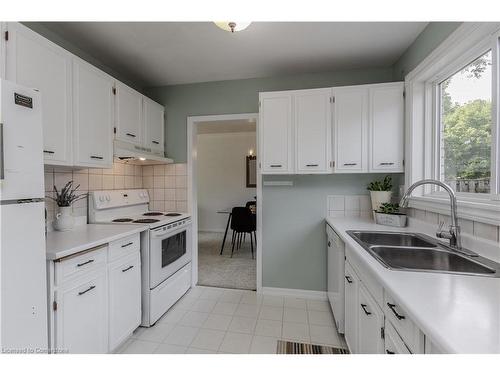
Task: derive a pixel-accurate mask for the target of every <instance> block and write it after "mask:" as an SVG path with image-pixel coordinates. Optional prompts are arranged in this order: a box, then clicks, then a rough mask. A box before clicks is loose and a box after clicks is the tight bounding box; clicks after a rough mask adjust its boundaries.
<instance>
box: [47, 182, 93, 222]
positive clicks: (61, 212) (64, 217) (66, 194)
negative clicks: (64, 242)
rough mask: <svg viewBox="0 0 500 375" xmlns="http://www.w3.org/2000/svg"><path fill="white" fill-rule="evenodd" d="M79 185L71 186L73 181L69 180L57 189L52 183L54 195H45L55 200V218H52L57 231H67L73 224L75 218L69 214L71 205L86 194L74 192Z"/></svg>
mask: <svg viewBox="0 0 500 375" xmlns="http://www.w3.org/2000/svg"><path fill="white" fill-rule="evenodd" d="M79 187H80V185H77V186H76V187H73V181H69V182H68V183H67V184H66V185H64V187H63V188H62V189H61V191H58V190H57V188H56V187H55V185H54V191H55V194H56V197H55V198H54V197H50V196H49V197H47V198H49V199H52V200H53V201H54V202H56V204H57V207H58V212H57V213H56V219H55V220H54V229H56V230H58V231H67V230H71V229H73V227H74V226H75V219H74V218H73V215H72V214H71V205H72V204H73V203H74V202H76V201H78V200H80V199H84V198H86V197H87V194H76V191H77V190H78V188H79Z"/></svg>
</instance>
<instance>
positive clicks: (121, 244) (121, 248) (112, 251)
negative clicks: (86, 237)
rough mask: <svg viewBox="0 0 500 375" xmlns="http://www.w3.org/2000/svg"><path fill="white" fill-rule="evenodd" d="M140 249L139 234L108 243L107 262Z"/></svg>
mask: <svg viewBox="0 0 500 375" xmlns="http://www.w3.org/2000/svg"><path fill="white" fill-rule="evenodd" d="M140 248H141V237H140V234H139V233H137V234H133V235H131V236H127V237H124V238H121V239H119V240H116V241H113V242H110V243H109V261H110V262H111V261H113V260H115V259H118V258H121V257H123V256H126V255H129V254H132V253H134V252H136V251H139V250H140Z"/></svg>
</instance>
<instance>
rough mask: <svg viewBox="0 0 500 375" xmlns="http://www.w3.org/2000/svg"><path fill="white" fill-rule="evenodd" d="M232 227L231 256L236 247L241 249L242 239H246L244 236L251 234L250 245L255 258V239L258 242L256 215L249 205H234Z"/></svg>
mask: <svg viewBox="0 0 500 375" xmlns="http://www.w3.org/2000/svg"><path fill="white" fill-rule="evenodd" d="M231 214H232V215H231V216H232V217H231V229H232V231H233V236H232V247H231V258H232V257H233V253H234V247H235V246H236V249H239V248H240V247H241V243H242V241H244V236H246V234H247V233H248V234H250V246H251V249H252V259H254V254H253V240H254V238H255V244H257V237H256V234H255V231H256V225H255V215H254V214H252V212H251V211H250V209H249V208H248V207H233V210H232V212H231Z"/></svg>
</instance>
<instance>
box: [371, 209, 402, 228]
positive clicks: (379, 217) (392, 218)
mask: <svg viewBox="0 0 500 375" xmlns="http://www.w3.org/2000/svg"><path fill="white" fill-rule="evenodd" d="M375 222H376V223H377V224H381V225H388V226H390V227H398V228H403V227H406V215H405V214H399V215H394V214H383V213H380V212H375Z"/></svg>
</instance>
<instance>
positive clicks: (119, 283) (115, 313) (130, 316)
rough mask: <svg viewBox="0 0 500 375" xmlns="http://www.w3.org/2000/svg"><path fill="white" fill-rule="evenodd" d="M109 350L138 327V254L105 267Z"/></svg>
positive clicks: (139, 261)
mask: <svg viewBox="0 0 500 375" xmlns="http://www.w3.org/2000/svg"><path fill="white" fill-rule="evenodd" d="M108 275H109V351H113V350H114V349H116V348H117V347H118V346H119V345H120V344H121V343H122V342H123V341H124V340H125V339H126V338H127V337H128V336H129V335H131V334H132V332H133V331H134V330H135V329H136V328H137V327H138V326H139V325H140V324H141V259H140V254H139V253H138V252H137V253H135V254H132V255H131V256H128V257H125V258H124V259H120V260H118V261H116V262H114V263H112V264H110V265H109V266H108Z"/></svg>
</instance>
